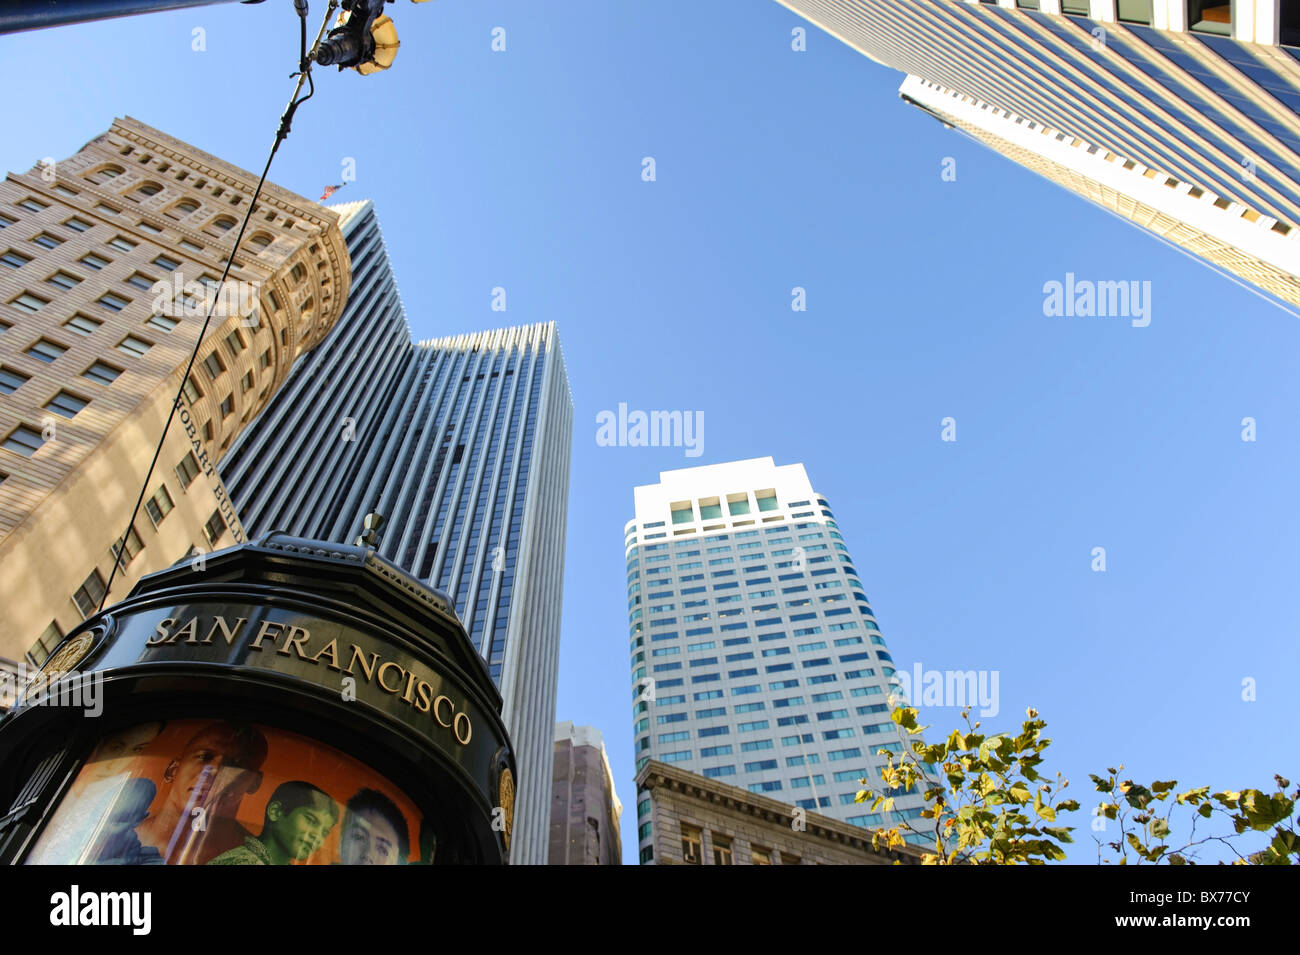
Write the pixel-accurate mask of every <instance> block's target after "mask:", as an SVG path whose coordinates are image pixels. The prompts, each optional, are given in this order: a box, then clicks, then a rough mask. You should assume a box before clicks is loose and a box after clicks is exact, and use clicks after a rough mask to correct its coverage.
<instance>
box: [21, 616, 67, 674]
mask: <svg viewBox="0 0 1300 955" xmlns="http://www.w3.org/2000/svg"><path fill="white" fill-rule="evenodd" d="M62 639H63V631H62V630H60V629H59V625H58V624H57V623H55V622H54V621H50V625H49V626H48V627H46V628H45V632H44V633H42V634H41V635H40V636H39V637H37V638H36V642H35V643H33V644H32V646H31V649H30V650H28V651H27V662H28V663H30V664H31V665H32V666H34V667H39V666H44V664H45V661H46V660H48V659H49V658H50V654H51V653H53V652H54V648H55V647H57V646H58V645H59V641H60V640H62Z"/></svg>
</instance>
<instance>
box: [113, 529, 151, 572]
mask: <svg viewBox="0 0 1300 955" xmlns="http://www.w3.org/2000/svg"><path fill="white" fill-rule="evenodd" d="M142 550H144V541H142V540H140V535H139V534H138V533H136V530H135V527H134V526H132V528H131V529H130V530H129V531H127V533H126V536H125V537H122V538H119V539H118V541H117V543H116V544H114V545H113V547H112V549H111V550H110V551H109V554H110V555H111V556H112V557H113V558H114V559H116V560H117V566H119V567H121V568H122V569H123V570H126V565H127V564H129V563H131V561H133V560H135V558H136V555H137V554H139V553H140V551H142Z"/></svg>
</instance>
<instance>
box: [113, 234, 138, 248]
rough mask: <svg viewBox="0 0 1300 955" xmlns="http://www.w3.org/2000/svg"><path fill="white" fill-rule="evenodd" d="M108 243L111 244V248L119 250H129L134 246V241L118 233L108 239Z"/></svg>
mask: <svg viewBox="0 0 1300 955" xmlns="http://www.w3.org/2000/svg"><path fill="white" fill-rule="evenodd" d="M108 244H109V245H111V246H112V247H113V248H115V249H117V250H118V251H119V252H130V251H131V250H132V249H134V248H135V243H134V242H132V241H131V240H130V239H125V238H123V237H122V236H120V235H119V236H115V237H113V238H111V239H109V240H108Z"/></svg>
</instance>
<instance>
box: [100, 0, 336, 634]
mask: <svg viewBox="0 0 1300 955" xmlns="http://www.w3.org/2000/svg"><path fill="white" fill-rule="evenodd" d="M337 6H338V0H330V4H329V8H328V9H327V10H326V11H325V18H324V19H323V20H322V21H321V26H320V30H319V31H318V32H317V34H316V42H315V43H314V44H312V49H311V53H310V54H308V53H307V52H306V47H307V21H306V14H307V11H306V5H305V4H303V5H301V6H300V5H298V4H295V5H294V7H295V10H297V12H298V17H299V20H300V21H301V23H302V29H301V31H300V41H299V55H298V72H296V73H294V74H292V75H293V76H296V77H297V78H298V84H297V86H295V87H294V90H293V95H292V96H291V97H290V98H289V104H288V105H287V106H286V107H285V108H284V113H283V114H282V115H281V116H280V125H279V127H278V128H277V129H276V131H275V142H274V143H273V144H272V146H271V154H270V155H269V156H267V157H266V165H265V166H264V167H262V176H261V178H260V179H258V180H257V188H256V189H254V190H253V195H252V197H251V198H250V199H249V201H248V209H247V211H245V212H244V221H243V222H241V223H240V224H239V233H238V234H237V235H236V236H235V242H234V244H233V245H232V246H231V247H230V255H228V256H227V257H226V265H225V268H224V269H223V270H222V272H221V281H220V283H219V284H218V286H217V287H218V288H221V287H223V286H225V284H226V279H227V278H228V277H229V276H230V268H231V266H232V265H234V262H235V252H236V251H237V250H238V249H239V243H240V242H241V241H242V240H243V238H244V232H245V230H246V229H247V228H248V222H249V220H250V219H252V217H253V209H254V208H255V207H256V205H257V199H258V197H259V196H260V195H261V194H262V187H263V186H264V185H266V177H267V174H268V173H270V171H271V161H272V160H274V159H275V154H276V152H277V151H278V150H279V149H280V144H281V143H283V142H284V141H285V139H286V138H287V137H288V135H289V127H290V124H291V123H292V122H293V115H294V113H295V112H297V110H298V107H299V106H301V105H302V104H303V103H305V102H307V100H309V99H311V98H312V96H314V95H315V94H316V84H315V83H314V82H313V81H312V78H311V60H312V58H313V57H314V56H315V55H316V50H317V48H318V47H319V46H320V41H321V37H323V36H324V35H325V28H326V27H327V26H328V25H329V21H330V17H331V16H332V15H333V13H334V9H335V8H336V7H337ZM304 83H306V84H307V87H308V90H309V92H308V93H307V95H306V96H302V97H301V98H299V96H300V94H301V93H302V87H303V84H304ZM219 301H221V296H219V295H214V296H212V302H211V304H210V305H209V306H208V314H207V317H206V318H205V319H204V320H203V327H202V328H201V329H199V337H198V339H197V340H195V342H194V349H193V351H191V352H190V360H189V364H187V365H186V366H185V374H184V375H182V376H181V383H180V386H179V387H178V388H177V390H176V397H175V398H174V399H173V400H172V405H171V410H170V411H169V412H168V413H167V422H166V423H165V424H164V425H163V429H162V434H160V435H159V436H158V446H157V447H156V448H154V452H153V460H152V461H151V462H149V470H148V472H147V473H146V474H145V476H144V481H143V482H142V483H141V485H140V495H139V497H137V498H136V501H135V508H134V510H132V511H131V519H130V520H129V521H128V522H127V525H126V531H125V532H124V533H123V534H122V537H121V538H120V539H119V540H118V541H117V542H116V543H114V545H113V548H112V552H113V569H112V570H111V571H110V572H109V575H108V583H107V584H105V585H104V595H103V596H102V597H100V598H99V606H98V607H96V608H95V612H96V613H99V612H100V611H101V610H103V609H104V603H105V602H106V601H107V600H108V595H109V593H111V592H112V590H113V581H114V580H115V579H116V578H117V572H118V570H119V569H120V568H121V567H122V563H123V561H122V555H123V552H124V551H125V550H126V541H127V538H129V537H130V536H131V533H132V531H133V530H134V529H135V519H136V518H137V517H139V516H140V508H141V507H142V506H143V504H144V496H145V493H146V492H147V491H148V490H149V482H150V481H151V480H152V479H153V472H154V469H155V468H156V467H157V466H158V458H159V457H161V456H162V449H163V444H164V443H165V442H166V440H167V432H168V431H169V430H171V426H172V421H173V420H174V419H175V417H176V409H177V408H179V407H180V405H181V398H182V396H183V395H184V393H185V384H186V383H187V382H188V381H189V380H190V373H191V372H192V371H193V370H194V363H195V361H197V360H198V357H199V349H200V348H201V347H202V346H203V340H204V336H206V335H207V333H208V326H209V325H211V324H212V316H213V314H214V313H215V312H216V309H217V303H218V302H219Z"/></svg>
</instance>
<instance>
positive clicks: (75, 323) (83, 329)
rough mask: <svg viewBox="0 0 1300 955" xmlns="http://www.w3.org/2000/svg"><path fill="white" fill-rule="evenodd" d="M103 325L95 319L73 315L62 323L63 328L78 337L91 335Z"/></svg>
mask: <svg viewBox="0 0 1300 955" xmlns="http://www.w3.org/2000/svg"><path fill="white" fill-rule="evenodd" d="M103 324H104V323H103V322H101V321H100V320H99V319H97V318H90V317H89V316H86V315H73V316H72V317H71V318H70V319H68V320H67V321H66V322H64V323H63V327H64V328H66V329H69V330H70V331H74V332H76V333H77V334H78V335H92V334H94V331H95V329H97V328H98V327H99V326H100V325H103Z"/></svg>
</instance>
